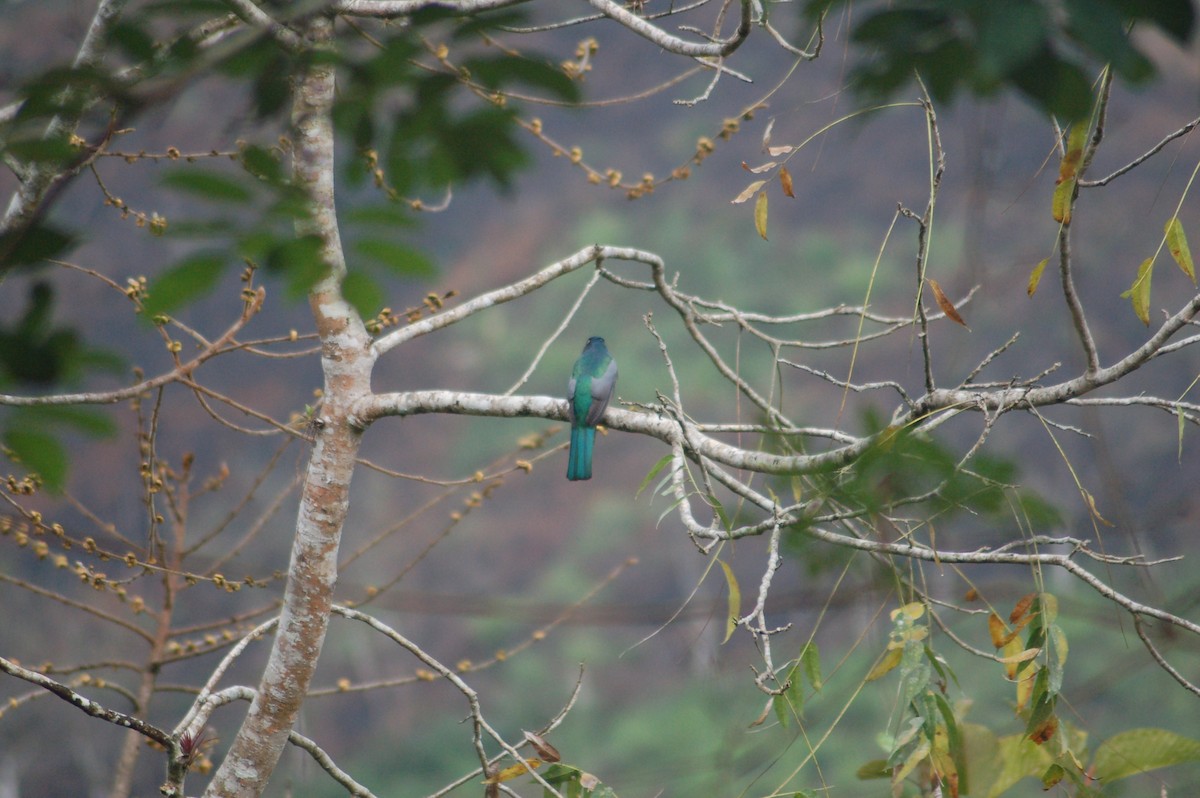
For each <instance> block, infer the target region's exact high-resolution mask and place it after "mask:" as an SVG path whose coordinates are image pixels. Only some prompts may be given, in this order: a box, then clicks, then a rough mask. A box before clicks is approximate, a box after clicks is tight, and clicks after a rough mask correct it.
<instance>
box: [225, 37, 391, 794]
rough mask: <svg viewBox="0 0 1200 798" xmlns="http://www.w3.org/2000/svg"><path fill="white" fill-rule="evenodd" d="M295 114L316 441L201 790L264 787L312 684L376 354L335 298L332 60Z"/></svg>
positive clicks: (311, 71)
mask: <svg viewBox="0 0 1200 798" xmlns="http://www.w3.org/2000/svg"><path fill="white" fill-rule="evenodd" d="M307 34H308V40H309V42H310V44H311V46H313V47H326V46H329V41H330V34H331V25H330V22H329V20H327V19H325V18H317V19H314V20H313V21H312V22H311V23H310V25H309V30H308V31H307ZM294 91H295V98H294V104H293V113H292V127H293V141H294V159H295V160H294V164H293V172H294V177H295V179H296V181H297V183H298V184H299V185H302V186H304V187H305V188H306V190H307V191H308V194H309V197H310V200H311V211H312V212H311V217H310V219H309V220H308V221H307V222H305V223H304V224H302V225H300V229H299V230H298V231H297V232H298V233H313V232H315V233H317V234H319V235H320V236H321V237H322V240H323V241H324V250H325V259H326V263H327V264H328V265H329V267H330V273H329V275H328V276H327V277H326V278H325V279H324V280H322V281H321V282H319V283H318V284H317V285H316V286H315V287H314V289H313V291H312V293H311V296H310V305H311V307H312V311H313V316H314V319H315V322H316V329H317V332H318V333H319V334H320V337H321V342H322V357H321V364H322V368H323V370H324V374H325V393H324V400H323V404H322V405H321V407H320V408H319V411H318V412H317V414H316V417H315V419H314V437H315V441H314V446H313V450H312V457H311V459H310V461H309V465H308V472H307V475H306V478H305V482H304V487H303V491H302V496H301V502H300V511H299V516H298V518H297V522H296V533H295V539H294V541H293V544H292V557H291V563H290V565H289V567H288V580H287V588H286V591H285V593H284V606H283V611H282V614H281V616H280V622H279V627H278V631H277V632H276V635H275V640H274V644H273V646H272V648H271V653H270V657H269V659H268V661H267V665H266V668H265V671H264V673H263V676H262V681H261V683H260V684H259V687H258V695H257V696H256V698H255V700H254V701H253V703H252V704H251V707H250V712H249V714H248V715H247V716H246V719H245V721H244V722H243V724H242V728H241V729H240V730H239V731H238V733H237V736H236V737H235V738H234V740H233V743H232V745H231V746H230V749H229V753H228V754H227V755H226V756H225V759H224V760H223V761H222V763H221V766H220V768H219V769H218V771H217V773H216V775H215V776H214V777H213V780H212V782H211V783H210V785H209V787H208V790H207V791H206V793H205V795H209V796H218V795H219V796H257V795H260V794H261V793H262V792H263V790H264V789H265V788H266V785H267V782H268V781H269V779H270V777H271V774H272V772H273V771H274V770H275V766H276V764H277V763H278V761H279V756H280V753H281V752H282V750H283V746H284V744H285V743H286V742H287V737H288V732H289V731H290V730H291V728H292V726H293V725H294V723H295V721H296V717H297V714H298V713H299V711H300V707H301V705H302V704H303V701H304V696H305V693H306V692H307V691H308V686H309V683H310V681H311V679H312V675H313V672H314V671H315V669H316V665H317V660H318V658H319V656H320V653H321V646H322V644H323V642H324V640H325V631H326V628H327V627H328V623H329V614H330V607H331V605H332V601H333V589H334V585H335V583H336V581H337V551H338V542H339V539H340V537H341V532H342V526H343V523H344V521H345V518H346V512H347V509H348V500H349V490H350V478H351V476H352V474H353V472H354V462H355V456H356V455H357V453H358V447H359V439H360V430H359V429H358V428H357V427H356V425H355V424H354V422H353V418H352V415H351V412H350V409H351V407H352V406H353V404H354V402H355V401H356V400H358V399H360V398H361V397H362V396H364V395H365V394H366V393H368V392H369V390H370V375H371V366H372V363H373V362H374V355H373V354H372V353H371V349H370V338H369V336H368V335H367V332H366V330H365V328H364V327H363V324H362V321H361V319H359V317H358V315H357V314H356V313H355V312H354V310H353V309H352V308H351V307H350V306H349V305H348V304H347V303H346V302H345V300H344V299H343V298H342V296H341V292H340V285H341V279H342V277H343V275H344V273H345V261H344V257H343V254H342V250H341V242H340V240H339V238H338V231H337V218H336V209H335V206H334V199H333V184H334V181H333V176H334V171H333V167H334V163H333V149H334V147H333V145H334V139H333V129H332V122H331V118H330V109H331V107H332V104H333V98H334V72H333V68H332V66H331V65H328V64H318V65H315V66H310V67H309V68H308V70H307V72H306V73H305V74H303V75H300V76H298V77H297V80H296V82H295V86H294Z"/></svg>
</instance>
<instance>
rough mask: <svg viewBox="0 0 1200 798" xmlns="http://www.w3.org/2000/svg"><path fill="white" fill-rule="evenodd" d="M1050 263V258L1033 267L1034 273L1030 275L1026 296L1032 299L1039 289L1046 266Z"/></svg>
mask: <svg viewBox="0 0 1200 798" xmlns="http://www.w3.org/2000/svg"><path fill="white" fill-rule="evenodd" d="M1049 262H1050V259H1049V258H1042V259H1041V260H1039V261H1038V263H1037V265H1036V266H1034V267H1033V271H1032V272H1030V273H1029V282H1028V283H1027V284H1026V286H1025V295H1026V296H1030V297H1032V296H1033V295H1034V293H1035V292H1036V291H1037V289H1038V283H1040V282H1041V281H1042V272H1044V271H1045V270H1046V264H1047V263H1049Z"/></svg>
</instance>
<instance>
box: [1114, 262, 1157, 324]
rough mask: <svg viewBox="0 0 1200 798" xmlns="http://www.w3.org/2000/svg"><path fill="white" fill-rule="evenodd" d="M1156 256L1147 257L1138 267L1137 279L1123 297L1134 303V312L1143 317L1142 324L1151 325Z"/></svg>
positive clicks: (1140, 317)
mask: <svg viewBox="0 0 1200 798" xmlns="http://www.w3.org/2000/svg"><path fill="white" fill-rule="evenodd" d="M1153 267H1154V258H1152V257H1150V258H1146V259H1145V260H1144V261H1142V265H1141V266H1139V267H1138V276H1137V279H1136V280H1134V281H1133V285H1131V286H1130V287H1129V290H1128V291H1125V292H1124V293H1122V294H1121V296H1122V297H1124V298H1126V299H1128V300H1129V301H1130V302H1132V303H1133V314H1134V315H1135V316H1137V317H1138V318H1139V319H1141V321H1142V324H1145V325H1146V326H1147V327H1149V326H1150V273H1151V272H1152V271H1153Z"/></svg>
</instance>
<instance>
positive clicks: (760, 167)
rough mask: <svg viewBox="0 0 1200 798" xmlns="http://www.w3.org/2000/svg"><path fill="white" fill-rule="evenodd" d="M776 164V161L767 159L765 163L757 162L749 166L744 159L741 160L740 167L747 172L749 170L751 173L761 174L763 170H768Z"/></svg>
mask: <svg viewBox="0 0 1200 798" xmlns="http://www.w3.org/2000/svg"><path fill="white" fill-rule="evenodd" d="M778 165H779V164H778V163H777V162H776V161H767V162H766V163H764V164H759V165H758V166H751V165H750V164H748V163H746V162H745V161H742V168H743V169H745V170H746V171H747V172H750V173H751V174H756V175H761V174H762V173H763V172H769V171H770V170H772V169H774V168H775V167H776V166H778Z"/></svg>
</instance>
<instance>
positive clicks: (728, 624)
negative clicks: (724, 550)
mask: <svg viewBox="0 0 1200 798" xmlns="http://www.w3.org/2000/svg"><path fill="white" fill-rule="evenodd" d="M717 562H719V563H720V564H721V571H722V572H723V573H724V574H725V584H726V585H727V586H728V587H729V613H728V615H726V616H725V639H724V640H722V641H721V642H722V643H726V642H728V641H729V638H730V637H732V636H733V630H734V629H736V628H737V620H738V618H739V617H740V616H741V614H742V589H741V588H740V587H738V581H737V577H736V576H734V575H733V569H732V568H730V567H729V563H727V562H725V561H724V560H717Z"/></svg>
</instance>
